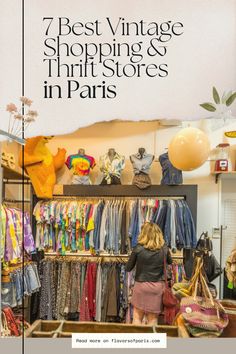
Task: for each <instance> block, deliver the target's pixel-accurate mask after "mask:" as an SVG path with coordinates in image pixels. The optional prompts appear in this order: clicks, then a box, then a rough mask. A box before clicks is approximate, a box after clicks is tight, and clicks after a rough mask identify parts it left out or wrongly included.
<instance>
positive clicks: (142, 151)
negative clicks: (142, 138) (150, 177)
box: [138, 147, 146, 157]
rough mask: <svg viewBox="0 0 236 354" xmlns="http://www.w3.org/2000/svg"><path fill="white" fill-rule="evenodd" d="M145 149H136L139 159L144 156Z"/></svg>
mask: <svg viewBox="0 0 236 354" xmlns="http://www.w3.org/2000/svg"><path fill="white" fill-rule="evenodd" d="M145 151H146V150H145V149H144V148H143V147H141V148H139V149H138V152H139V154H140V155H141V157H143V155H144V154H145Z"/></svg>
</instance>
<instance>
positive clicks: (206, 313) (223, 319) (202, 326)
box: [180, 259, 229, 337]
mask: <svg viewBox="0 0 236 354" xmlns="http://www.w3.org/2000/svg"><path fill="white" fill-rule="evenodd" d="M198 264H199V267H198V276H197V278H196V280H195V281H194V292H193V295H192V296H188V297H184V298H182V300H181V303H180V312H181V314H182V316H183V318H184V321H185V324H186V327H187V329H188V331H189V333H190V334H192V335H193V336H194V337H219V336H220V335H221V333H222V332H223V330H224V328H225V327H226V326H227V325H228V322H229V319H228V315H227V314H226V312H225V309H224V308H223V306H222V305H221V304H220V303H219V302H218V301H216V300H214V299H213V297H212V294H211V292H210V290H209V288H208V286H207V282H206V279H205V278H204V276H203V273H202V269H203V260H202V259H200V260H198ZM199 283H200V284H201V289H202V292H203V294H204V295H203V296H197V291H198V285H199Z"/></svg>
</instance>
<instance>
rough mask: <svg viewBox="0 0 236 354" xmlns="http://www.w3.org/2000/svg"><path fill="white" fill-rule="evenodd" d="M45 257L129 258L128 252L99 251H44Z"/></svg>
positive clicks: (179, 257) (176, 256) (180, 257)
mask: <svg viewBox="0 0 236 354" xmlns="http://www.w3.org/2000/svg"><path fill="white" fill-rule="evenodd" d="M44 255H45V257H62V258H63V257H78V258H79V257H92V258H102V257H105V258H129V257H130V255H129V254H118V255H115V254H110V253H100V254H98V255H97V254H95V255H93V254H91V253H78V252H70V253H66V254H64V255H61V254H58V253H57V252H44ZM171 257H172V259H183V256H182V255H173V254H172V255H171Z"/></svg>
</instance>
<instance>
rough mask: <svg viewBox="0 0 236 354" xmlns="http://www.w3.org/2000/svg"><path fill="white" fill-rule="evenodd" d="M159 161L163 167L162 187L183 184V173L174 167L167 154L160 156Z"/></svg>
mask: <svg viewBox="0 0 236 354" xmlns="http://www.w3.org/2000/svg"><path fill="white" fill-rule="evenodd" d="M159 161H160V164H161V167H162V180H161V184H162V185H163V184H167V185H176V184H182V183H183V177H182V171H180V170H178V169H177V168H175V167H174V166H173V165H172V163H171V162H170V160H169V156H168V153H167V152H166V153H164V154H162V155H160V156H159Z"/></svg>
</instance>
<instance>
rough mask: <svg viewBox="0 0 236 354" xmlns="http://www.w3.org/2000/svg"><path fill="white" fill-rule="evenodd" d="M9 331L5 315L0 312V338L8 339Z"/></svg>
mask: <svg viewBox="0 0 236 354" xmlns="http://www.w3.org/2000/svg"><path fill="white" fill-rule="evenodd" d="M10 335H11V331H10V329H9V328H8V325H7V319H6V315H5V313H4V312H3V311H2V312H1V323H0V337H10Z"/></svg>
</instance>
